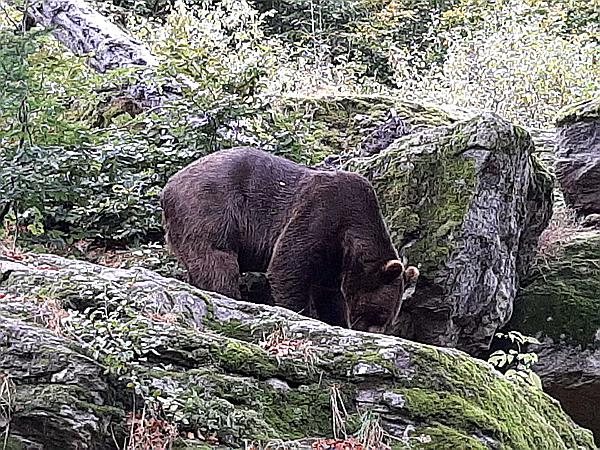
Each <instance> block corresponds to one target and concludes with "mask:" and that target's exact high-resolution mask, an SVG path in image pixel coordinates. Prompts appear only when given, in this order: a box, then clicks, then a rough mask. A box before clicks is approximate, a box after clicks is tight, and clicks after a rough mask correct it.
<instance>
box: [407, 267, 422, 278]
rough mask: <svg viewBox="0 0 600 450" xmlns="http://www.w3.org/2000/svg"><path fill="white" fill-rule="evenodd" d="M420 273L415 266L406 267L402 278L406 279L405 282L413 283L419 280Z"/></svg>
mask: <svg viewBox="0 0 600 450" xmlns="http://www.w3.org/2000/svg"><path fill="white" fill-rule="evenodd" d="M419 275H420V272H419V269H417V268H416V267H415V266H408V267H407V268H406V270H405V271H404V276H405V277H406V281H413V280H416V279H417V278H419Z"/></svg>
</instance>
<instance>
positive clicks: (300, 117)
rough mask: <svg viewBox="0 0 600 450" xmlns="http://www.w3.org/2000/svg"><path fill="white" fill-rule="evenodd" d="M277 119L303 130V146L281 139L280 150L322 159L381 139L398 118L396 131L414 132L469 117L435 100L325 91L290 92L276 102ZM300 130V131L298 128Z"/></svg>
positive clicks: (292, 157)
mask: <svg viewBox="0 0 600 450" xmlns="http://www.w3.org/2000/svg"><path fill="white" fill-rule="evenodd" d="M271 106H272V108H273V110H274V111H276V114H277V117H279V119H277V118H276V119H275V122H277V121H278V120H281V121H285V122H294V123H295V122H297V124H298V127H299V128H300V129H302V130H303V132H302V136H304V137H303V140H302V141H299V142H298V143H297V145H301V147H299V148H298V149H293V148H292V149H287V150H286V148H285V145H282V144H281V143H280V144H279V145H280V147H281V149H280V150H279V151H280V153H282V154H284V155H286V151H289V152H290V153H289V155H286V156H288V157H290V158H291V159H296V160H297V159H298V157H297V155H308V156H310V159H308V160H306V161H301V162H305V163H309V164H310V163H313V164H314V163H318V162H321V161H322V160H323V159H324V158H325V157H327V156H330V155H337V154H340V153H342V154H344V153H345V154H348V153H355V152H357V151H360V150H361V148H362V147H365V146H368V144H369V141H370V140H374V139H377V137H378V136H379V135H380V134H381V133H378V131H379V130H380V129H381V127H382V126H383V127H384V126H385V125H386V124H388V123H389V122H390V119H394V118H396V119H397V120H398V123H399V126H401V127H402V129H401V130H393V132H392V133H391V136H390V137H391V140H393V139H394V137H395V136H396V135H397V137H400V136H402V135H404V134H408V133H415V132H418V131H422V130H424V129H429V128H434V127H437V126H441V125H449V124H451V123H454V122H456V121H457V120H458V119H461V118H465V116H466V113H464V112H462V111H459V110H448V111H446V110H444V109H442V108H440V107H436V106H433V105H425V104H419V103H415V102H411V101H408V100H405V99H402V98H398V97H393V96H389V95H387V96H386V95H321V96H285V97H281V98H278V99H277V100H276V101H274V103H273V104H272V105H271ZM296 134H298V133H296Z"/></svg>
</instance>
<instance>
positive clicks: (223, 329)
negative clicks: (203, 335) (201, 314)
mask: <svg viewBox="0 0 600 450" xmlns="http://www.w3.org/2000/svg"><path fill="white" fill-rule="evenodd" d="M204 324H205V325H206V326H207V327H208V328H209V329H211V330H213V331H215V332H217V333H219V334H222V335H223V336H227V337H230V338H234V339H239V340H240V341H247V342H255V341H256V337H255V336H254V335H253V333H252V329H251V327H250V325H248V324H247V323H243V322H242V321H240V320H237V319H232V320H228V321H226V322H225V321H217V320H211V319H209V318H208V317H207V318H205V320H204Z"/></svg>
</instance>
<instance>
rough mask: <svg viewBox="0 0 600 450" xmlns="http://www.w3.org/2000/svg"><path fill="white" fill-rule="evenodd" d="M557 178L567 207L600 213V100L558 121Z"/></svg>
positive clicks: (575, 107) (567, 111)
mask: <svg viewBox="0 0 600 450" xmlns="http://www.w3.org/2000/svg"><path fill="white" fill-rule="evenodd" d="M556 122H557V160H556V177H557V179H558V181H559V183H560V186H561V189H562V191H563V192H564V196H565V201H566V203H567V205H569V206H571V207H572V208H573V209H575V210H576V211H577V212H578V213H579V214H581V215H587V214H593V213H600V182H599V180H600V97H597V98H593V99H590V100H586V101H582V102H580V103H577V104H575V105H571V106H569V107H567V108H565V109H563V110H562V111H561V112H560V113H559V115H558V118H557V121H556Z"/></svg>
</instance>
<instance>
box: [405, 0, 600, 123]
mask: <svg viewBox="0 0 600 450" xmlns="http://www.w3.org/2000/svg"><path fill="white" fill-rule="evenodd" d="M461 5H462V8H460V7H459V8H456V9H454V10H452V11H449V12H448V13H447V14H446V15H445V16H444V20H445V23H446V27H447V30H446V31H445V32H444V37H445V39H446V40H447V42H449V45H450V47H449V49H448V54H447V58H446V60H445V62H444V63H443V64H441V65H440V66H439V67H438V68H434V69H432V71H431V72H430V73H429V74H428V75H427V76H426V77H424V79H423V80H417V81H416V82H415V81H414V80H410V79H406V78H405V79H404V80H403V81H400V82H399V84H404V85H406V86H407V90H406V92H407V94H409V93H410V91H411V90H412V91H413V92H414V93H413V94H412V95H415V93H416V95H420V96H422V97H424V98H427V99H429V100H431V101H434V102H437V103H450V104H457V105H460V106H463V107H467V108H471V109H474V110H492V111H495V112H497V113H498V114H500V115H502V116H504V117H506V118H507V119H509V120H512V121H514V122H516V123H518V124H521V125H526V126H533V127H544V126H547V125H549V124H551V123H552V120H553V118H554V116H555V114H556V112H557V111H558V110H559V109H560V108H562V107H563V106H565V105H566V104H569V103H572V102H574V101H577V100H580V99H581V98H586V97H588V96H591V95H593V94H594V92H596V91H597V90H598V89H600V84H599V83H598V80H600V67H599V66H598V64H597V37H598V36H600V26H598V24H596V25H593V24H592V23H590V24H589V27H588V28H589V33H587V32H585V33H582V34H580V35H571V34H570V33H567V30H570V29H571V27H572V25H569V24H568V23H567V18H568V16H566V15H565V14H562V13H560V11H561V10H560V8H559V6H555V7H551V6H547V5H546V6H543V5H542V4H540V3H539V2H535V1H532V2H528V1H527V0H507V1H506V2H504V3H503V5H502V7H501V8H500V7H498V8H494V7H490V6H489V4H488V3H487V2H481V1H479V0H465V1H463V2H462V3H461ZM559 5H560V4H559ZM592 36H596V39H594V38H593V37H592Z"/></svg>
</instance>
